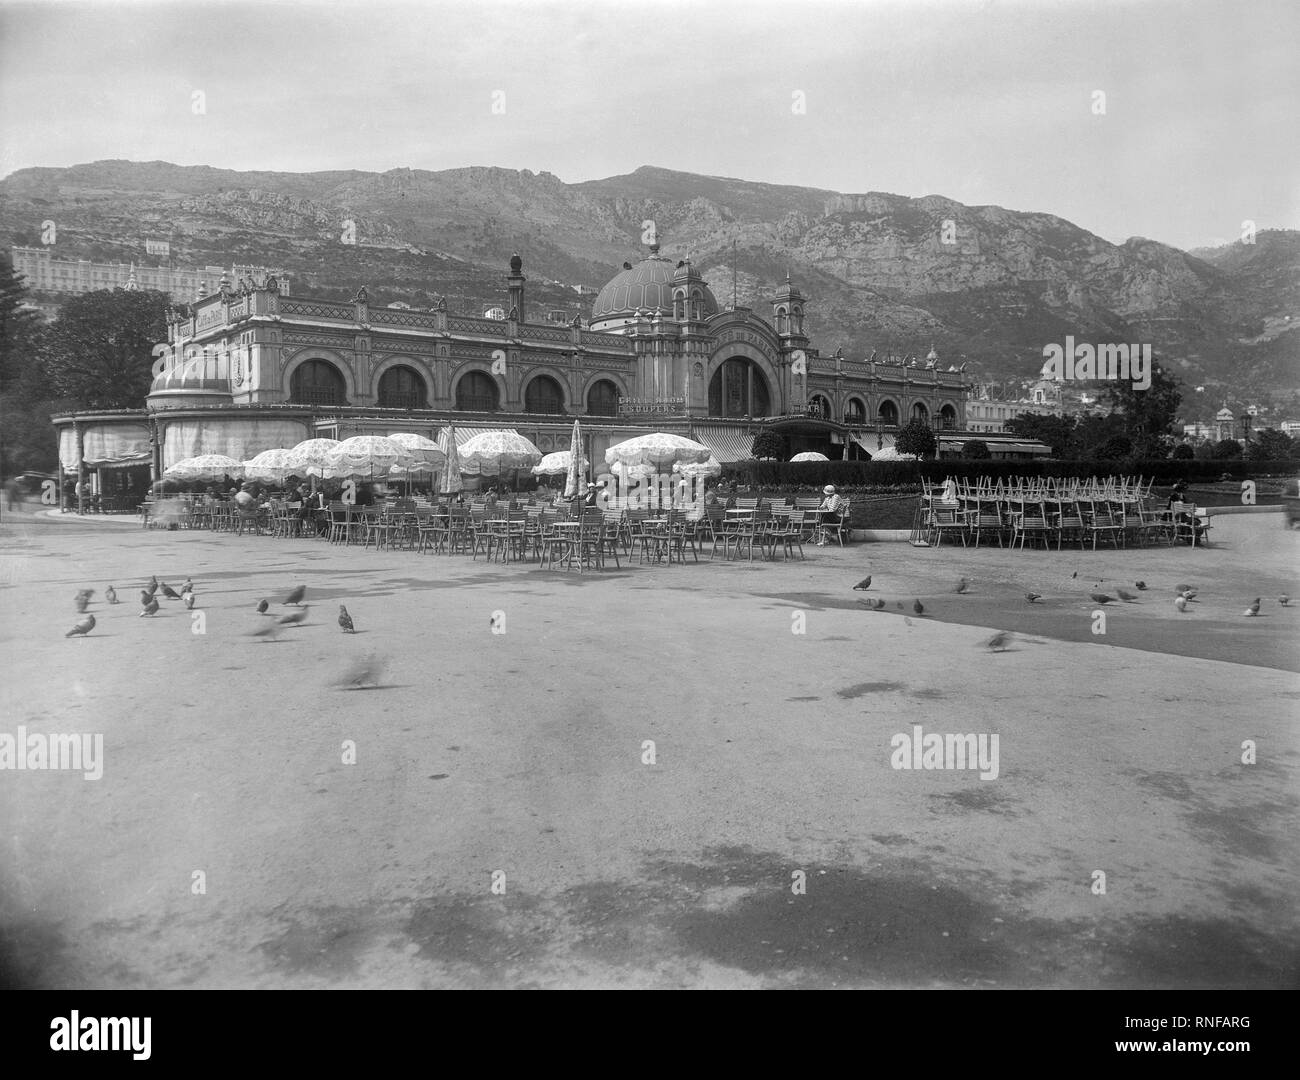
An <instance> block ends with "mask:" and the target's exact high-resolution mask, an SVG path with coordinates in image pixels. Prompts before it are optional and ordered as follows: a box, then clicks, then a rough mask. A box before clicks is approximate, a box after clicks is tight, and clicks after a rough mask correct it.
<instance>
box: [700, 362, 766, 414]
mask: <svg viewBox="0 0 1300 1080" xmlns="http://www.w3.org/2000/svg"><path fill="white" fill-rule="evenodd" d="M771 408H772V401H771V397H770V395H769V393H768V389H767V380H766V379H765V378H763V372H762V371H761V370H760V369H759V367H758V365H757V364H755V363H754V362H753V361H752V360H746V359H745V358H744V357H743V356H737V357H733V358H732V359H730V360H724V361H723V362H722V363H721V364H719V365H718V370H717V371H715V372H714V373H713V378H712V379H710V380H709V415H710V416H769V415H771Z"/></svg>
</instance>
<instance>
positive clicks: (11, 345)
mask: <svg viewBox="0 0 1300 1080" xmlns="http://www.w3.org/2000/svg"><path fill="white" fill-rule="evenodd" d="M26 300H27V286H26V284H25V282H24V280H23V276H22V274H19V273H18V272H17V271H15V270H14V265H13V261H12V260H11V259H10V258H9V254H8V252H4V253H0V394H4V395H5V396H6V397H8V396H9V395H10V394H19V395H22V396H25V397H26V396H31V391H32V390H34V389H38V388H39V387H38V386H37V385H36V384H38V383H39V381H40V380H39V376H40V371H41V368H40V364H39V362H38V359H37V352H38V349H39V346H40V340H41V337H42V334H43V332H44V324H43V323H42V321H41V316H40V314H39V313H38V312H37V311H36V310H35V309H33V308H30V307H26V306H25V303H26Z"/></svg>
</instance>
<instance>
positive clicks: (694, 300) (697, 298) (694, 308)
mask: <svg viewBox="0 0 1300 1080" xmlns="http://www.w3.org/2000/svg"><path fill="white" fill-rule="evenodd" d="M691 318H692V319H695V320H696V321H698V320H700V319H702V318H704V294H703V293H702V292H700V290H699V289H696V290H695V291H694V292H693V293H691ZM751 415H752V414H751Z"/></svg>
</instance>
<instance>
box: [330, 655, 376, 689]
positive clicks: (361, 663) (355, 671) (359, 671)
mask: <svg viewBox="0 0 1300 1080" xmlns="http://www.w3.org/2000/svg"><path fill="white" fill-rule="evenodd" d="M383 673H384V662H383V661H382V660H381V659H379V657H377V656H364V657H361V658H360V659H357V660H354V661H353V662H352V663H351V664H350V665H349V666H348V667H347V668H345V669H344V671H343V673H342V674H341V675H340V676H339V677H338V679H337V680H336V681H335V683H334V685H335V686H337V687H338V688H339V689H340V690H359V689H360V688H361V687H362V686H364V685H365V684H367V683H369V684H370V685H371V686H378V685H379V679H380V677H381V676H382V675H383Z"/></svg>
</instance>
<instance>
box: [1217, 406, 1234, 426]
mask: <svg viewBox="0 0 1300 1080" xmlns="http://www.w3.org/2000/svg"><path fill="white" fill-rule="evenodd" d="M1214 419H1215V420H1218V421H1220V422H1222V421H1224V420H1231V419H1232V410H1231V409H1229V408H1227V407H1226V406H1225V407H1224V408H1222V409H1220V410H1219V411H1218V412H1217V413H1215V414H1214Z"/></svg>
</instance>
